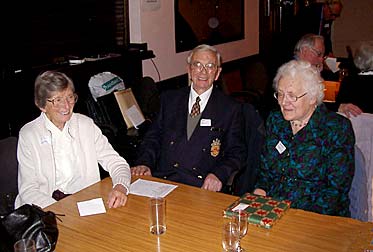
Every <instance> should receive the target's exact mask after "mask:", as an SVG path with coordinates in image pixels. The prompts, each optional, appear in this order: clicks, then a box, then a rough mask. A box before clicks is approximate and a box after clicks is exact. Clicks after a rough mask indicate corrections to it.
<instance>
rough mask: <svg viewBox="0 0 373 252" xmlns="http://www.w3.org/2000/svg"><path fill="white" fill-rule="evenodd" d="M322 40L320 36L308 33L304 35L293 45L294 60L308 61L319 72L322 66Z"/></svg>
mask: <svg viewBox="0 0 373 252" xmlns="http://www.w3.org/2000/svg"><path fill="white" fill-rule="evenodd" d="M324 53H325V46H324V38H323V36H321V35H315V34H312V33H308V34H306V35H304V36H303V37H302V38H301V39H300V40H299V41H298V42H297V44H296V45H295V48H294V58H295V59H297V60H303V61H308V62H309V63H311V65H313V66H314V67H316V68H317V69H318V70H319V71H320V72H321V71H322V70H323V66H324Z"/></svg>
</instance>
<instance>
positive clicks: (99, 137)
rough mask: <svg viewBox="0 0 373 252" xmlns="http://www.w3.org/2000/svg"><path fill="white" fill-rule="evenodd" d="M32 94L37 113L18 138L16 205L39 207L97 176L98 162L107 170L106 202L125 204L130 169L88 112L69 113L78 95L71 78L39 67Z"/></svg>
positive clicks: (80, 186) (109, 204) (74, 190)
mask: <svg viewBox="0 0 373 252" xmlns="http://www.w3.org/2000/svg"><path fill="white" fill-rule="evenodd" d="M34 100H35V104H36V106H37V107H38V108H39V109H40V110H41V114H40V116H39V117H38V118H36V119H35V120H33V121H31V122H29V123H27V124H25V125H24V126H23V127H22V128H21V130H20V132H19V139H18V147H17V148H18V149H17V157H18V163H19V169H18V190H19V194H18V196H17V198H16V202H15V207H16V208H17V207H19V206H21V205H23V204H36V205H38V206H40V207H42V208H44V207H47V206H49V205H51V204H52V203H54V202H56V201H57V200H60V199H62V198H63V197H65V196H67V195H69V194H72V193H75V192H77V191H79V190H81V189H83V188H85V187H87V186H89V185H91V184H93V183H96V182H98V181H99V180H100V172H99V166H98V163H99V164H100V165H101V166H102V167H103V168H104V169H105V170H106V171H108V172H109V174H110V176H111V178H112V180H113V185H114V186H113V189H112V191H111V192H110V193H109V196H108V200H107V205H108V207H109V208H112V207H113V208H116V207H120V206H124V205H125V204H126V201H127V195H128V192H129V186H130V180H131V172H130V168H129V165H128V164H127V162H126V160H125V159H124V158H122V157H121V156H119V155H118V153H117V152H116V151H114V149H113V148H112V146H111V145H110V144H109V142H108V140H107V138H106V137H105V136H104V135H103V134H102V133H101V131H100V129H99V128H98V127H97V126H96V125H95V124H94V122H93V120H92V119H90V118H89V117H87V116H85V115H82V114H78V113H74V112H73V109H74V106H75V103H76V102H77V100H78V96H77V95H76V94H75V87H74V84H73V82H72V80H71V79H70V78H69V77H67V76H66V75H65V74H63V73H60V72H56V71H46V72H44V73H41V74H40V75H39V76H38V77H37V78H36V81H35V91H34Z"/></svg>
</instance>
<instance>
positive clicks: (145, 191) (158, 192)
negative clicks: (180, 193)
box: [130, 179, 177, 197]
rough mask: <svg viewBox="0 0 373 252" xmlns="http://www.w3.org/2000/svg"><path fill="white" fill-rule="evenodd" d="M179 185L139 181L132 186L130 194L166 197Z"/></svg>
mask: <svg viewBox="0 0 373 252" xmlns="http://www.w3.org/2000/svg"><path fill="white" fill-rule="evenodd" d="M176 187H177V185H171V184H166V183H161V182H155V181H149V180H144V179H138V180H136V181H135V182H133V183H132V184H131V187H130V193H131V194H135V195H140V196H146V197H166V196H167V195H168V194H169V193H170V192H172V191H173V190H174V189H175V188H176Z"/></svg>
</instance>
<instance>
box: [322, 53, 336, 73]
mask: <svg viewBox="0 0 373 252" xmlns="http://www.w3.org/2000/svg"><path fill="white" fill-rule="evenodd" d="M325 64H326V65H327V66H328V67H329V69H330V70H331V71H332V72H333V73H335V72H338V71H339V62H337V58H332V57H327V58H326V59H325Z"/></svg>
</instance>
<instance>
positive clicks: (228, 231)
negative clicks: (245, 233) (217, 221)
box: [222, 221, 240, 252]
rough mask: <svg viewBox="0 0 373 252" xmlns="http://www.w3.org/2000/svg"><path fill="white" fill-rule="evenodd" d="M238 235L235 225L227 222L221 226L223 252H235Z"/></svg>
mask: <svg viewBox="0 0 373 252" xmlns="http://www.w3.org/2000/svg"><path fill="white" fill-rule="evenodd" d="M239 239H240V233H239V230H238V226H237V224H236V223H234V222H232V221H229V222H226V223H224V224H223V239H222V245H223V249H224V251H227V252H235V251H237V248H238V241H239Z"/></svg>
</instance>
